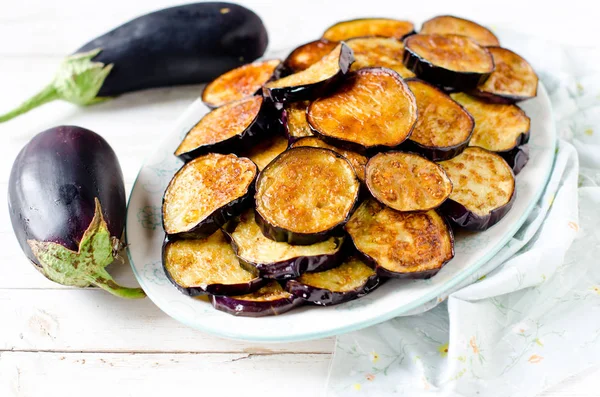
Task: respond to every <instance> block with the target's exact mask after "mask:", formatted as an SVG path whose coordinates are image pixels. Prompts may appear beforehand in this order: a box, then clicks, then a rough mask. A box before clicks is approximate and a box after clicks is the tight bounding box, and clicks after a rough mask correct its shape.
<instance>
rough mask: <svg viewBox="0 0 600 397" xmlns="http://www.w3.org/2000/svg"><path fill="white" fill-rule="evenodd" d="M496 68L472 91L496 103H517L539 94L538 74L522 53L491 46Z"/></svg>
mask: <svg viewBox="0 0 600 397" xmlns="http://www.w3.org/2000/svg"><path fill="white" fill-rule="evenodd" d="M488 51H489V52H490V54H492V57H493V58H494V64H495V65H496V69H495V70H494V71H493V72H492V74H490V77H488V79H487V80H486V81H485V82H484V83H481V84H479V85H478V86H477V88H476V89H475V90H473V91H472V93H473V95H476V96H478V97H481V98H484V99H486V100H487V101H490V102H495V103H515V102H519V101H523V100H525V99H530V98H534V97H535V96H536V95H537V86H538V76H537V74H535V71H534V70H533V68H532V67H531V65H530V64H529V63H528V62H527V61H526V60H525V59H523V58H522V57H521V56H520V55H518V54H515V53H514V52H512V51H511V50H507V49H506V48H501V47H489V48H488Z"/></svg>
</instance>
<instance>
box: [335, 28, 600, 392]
mask: <svg viewBox="0 0 600 397" xmlns="http://www.w3.org/2000/svg"><path fill="white" fill-rule="evenodd" d="M498 36H499V37H500V39H501V42H502V44H503V46H505V47H507V48H510V49H512V50H514V51H516V52H517V53H519V54H521V55H522V56H524V57H525V58H526V59H527V60H529V62H530V63H531V64H532V65H533V67H534V68H535V69H536V71H537V72H538V75H539V76H540V78H541V80H542V81H543V83H544V84H545V86H546V88H547V89H548V92H549V94H550V98H551V101H552V105H553V110H554V117H555V122H556V126H557V131H558V133H559V136H560V138H561V139H560V141H559V144H558V151H557V157H556V161H555V165H554V170H553V173H552V176H551V178H550V182H549V184H548V186H547V188H546V191H545V193H544V195H543V197H542V198H541V200H540V201H539V203H538V205H537V207H536V208H535V210H534V211H533V212H532V214H531V215H530V216H529V219H528V220H527V222H526V223H525V224H524V225H523V227H522V228H521V229H520V230H519V232H518V233H517V234H516V235H515V237H514V238H513V241H511V243H510V244H508V245H507V246H506V247H505V248H503V250H501V251H500V252H499V253H498V254H497V255H496V257H495V258H494V259H493V260H492V261H490V262H489V263H487V264H486V265H484V270H485V271H484V273H487V275H486V276H484V277H482V278H481V279H479V280H478V281H477V282H475V283H474V284H471V285H462V286H460V287H458V288H456V289H455V290H454V292H452V293H451V294H450V295H449V297H448V299H447V300H446V301H444V302H443V303H441V304H439V305H437V306H435V304H436V303H435V302H430V303H429V304H427V305H424V306H423V307H421V308H420V309H419V310H416V311H413V312H412V313H409V314H407V316H403V317H398V318H395V319H393V320H390V321H388V322H386V323H383V324H380V325H376V326H373V327H370V328H367V329H365V330H362V331H358V332H354V333H351V334H346V335H342V336H339V337H338V338H337V343H336V348H335V355H334V358H333V363H332V365H331V368H330V374H329V380H328V385H327V395H328V396H336V397H337V396H346V395H364V396H377V397H381V396H388V395H392V394H393V395H400V396H410V397H417V396H452V397H455V396H456V397H458V396H461V397H463V396H464V397H469V396H486V397H495V396H498V397H506V396H534V395H536V394H537V393H539V392H541V391H543V390H544V389H546V388H548V387H551V386H552V385H555V384H557V383H559V382H560V381H561V380H563V379H565V378H567V377H569V376H572V375H574V374H577V373H579V372H581V371H584V370H585V369H586V368H588V367H590V366H592V365H598V364H600V358H599V357H600V67H599V66H598V65H600V51H596V50H592V49H581V48H566V47H561V46H559V45H557V44H553V43H549V42H546V41H543V40H541V39H536V38H530V37H523V36H521V35H518V34H516V33H514V32H510V31H500V32H498ZM433 306H434V307H433ZM431 307H433V309H431V310H429V311H426V310H428V309H429V308H431Z"/></svg>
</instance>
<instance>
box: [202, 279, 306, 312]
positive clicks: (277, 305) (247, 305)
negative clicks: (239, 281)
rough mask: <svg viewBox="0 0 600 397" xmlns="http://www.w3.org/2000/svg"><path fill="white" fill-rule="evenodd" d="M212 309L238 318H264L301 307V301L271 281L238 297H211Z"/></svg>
mask: <svg viewBox="0 0 600 397" xmlns="http://www.w3.org/2000/svg"><path fill="white" fill-rule="evenodd" d="M211 299H212V304H213V307H214V308H215V309H217V310H220V311H222V312H225V313H229V314H232V315H234V316H240V317H264V316H273V315H278V314H283V313H285V312H287V311H289V310H292V309H293V308H295V307H297V306H300V305H302V303H303V300H302V299H301V298H299V297H297V296H295V295H293V294H291V293H289V292H287V291H286V290H284V289H283V288H282V287H281V285H279V283H278V282H277V281H271V282H270V283H269V284H267V285H265V286H264V287H262V288H261V289H259V290H258V291H256V292H253V293H250V294H246V295H239V296H212V298H211Z"/></svg>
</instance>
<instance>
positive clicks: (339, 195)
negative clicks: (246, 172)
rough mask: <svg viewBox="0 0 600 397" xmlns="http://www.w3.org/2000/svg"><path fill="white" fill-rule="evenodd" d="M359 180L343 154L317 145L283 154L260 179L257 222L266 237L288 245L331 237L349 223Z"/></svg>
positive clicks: (256, 199) (257, 194)
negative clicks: (316, 146)
mask: <svg viewBox="0 0 600 397" xmlns="http://www.w3.org/2000/svg"><path fill="white" fill-rule="evenodd" d="M359 187H360V182H359V181H358V178H357V176H356V173H355V172H354V168H352V165H350V163H349V162H348V161H347V160H346V159H345V158H344V157H343V156H341V155H340V154H337V153H336V152H334V151H332V150H328V149H321V148H313V147H298V148H293V149H290V150H288V151H285V152H283V153H282V154H280V155H279V156H278V157H277V158H276V159H275V160H273V161H272V162H271V163H270V164H269V165H268V166H267V167H266V168H265V169H264V170H263V171H262V172H261V174H260V177H259V178H258V180H257V182H256V195H255V201H256V215H257V216H256V221H257V222H258V224H259V225H260V227H261V229H262V231H263V233H264V235H265V236H267V237H269V238H271V239H273V240H275V241H280V242H281V241H283V242H287V243H290V244H299V245H309V244H314V243H316V242H319V241H324V240H327V239H328V238H329V237H330V236H332V235H335V234H337V233H338V232H339V231H341V228H342V227H343V225H344V224H345V223H346V221H347V220H348V218H349V217H350V214H351V212H352V210H353V208H354V205H355V203H356V200H357V197H358V191H359Z"/></svg>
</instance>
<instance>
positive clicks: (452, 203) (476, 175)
mask: <svg viewBox="0 0 600 397" xmlns="http://www.w3.org/2000/svg"><path fill="white" fill-rule="evenodd" d="M439 164H440V165H441V166H442V168H444V170H446V174H448V177H450V180H451V181H452V185H453V190H452V194H450V198H449V199H448V200H446V202H444V204H443V205H442V207H441V208H440V210H441V212H442V213H444V214H445V215H446V216H448V218H450V220H451V221H452V222H454V223H455V224H457V225H459V226H461V227H464V228H466V229H471V230H486V229H488V228H490V227H491V226H493V225H494V224H496V223H497V222H498V221H500V220H501V219H502V218H503V217H504V215H506V214H507V213H508V211H509V210H510V209H511V207H512V205H513V203H514V199H515V197H516V194H515V193H516V192H515V177H514V174H513V172H512V170H511V168H510V166H509V165H508V164H507V163H506V161H504V159H503V158H502V157H500V156H499V155H497V154H496V153H493V152H490V151H488V150H485V149H482V148H479V147H471V146H470V147H468V148H466V149H465V150H464V151H463V152H462V153H461V154H459V155H458V156H456V157H454V158H453V159H450V160H446V161H442V162H440V163H439Z"/></svg>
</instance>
